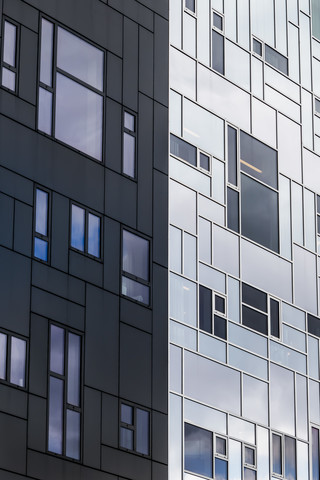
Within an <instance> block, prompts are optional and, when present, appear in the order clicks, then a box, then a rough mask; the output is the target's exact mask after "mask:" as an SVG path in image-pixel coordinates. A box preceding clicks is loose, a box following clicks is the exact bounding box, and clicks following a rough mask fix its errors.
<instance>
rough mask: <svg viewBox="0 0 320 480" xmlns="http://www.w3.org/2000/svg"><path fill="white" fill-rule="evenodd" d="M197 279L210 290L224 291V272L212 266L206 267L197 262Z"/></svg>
mask: <svg viewBox="0 0 320 480" xmlns="http://www.w3.org/2000/svg"><path fill="white" fill-rule="evenodd" d="M199 281H200V283H202V284H204V285H206V286H207V287H209V288H212V290H217V291H218V292H221V293H226V292H225V290H226V286H225V283H226V276H225V274H224V273H221V272H219V271H218V270H215V269H214V268H211V267H208V266H207V265H204V264H203V263H200V264H199Z"/></svg>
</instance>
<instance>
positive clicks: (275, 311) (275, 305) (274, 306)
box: [270, 299, 280, 338]
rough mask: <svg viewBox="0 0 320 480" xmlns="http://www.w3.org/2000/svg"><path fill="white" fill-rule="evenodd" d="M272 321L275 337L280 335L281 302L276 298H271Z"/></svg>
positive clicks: (272, 332) (272, 331) (272, 330)
mask: <svg viewBox="0 0 320 480" xmlns="http://www.w3.org/2000/svg"><path fill="white" fill-rule="evenodd" d="M270 323H271V335H273V336H274V337H278V338H279V337H280V330H279V302H277V301H276V300H273V299H271V300H270Z"/></svg>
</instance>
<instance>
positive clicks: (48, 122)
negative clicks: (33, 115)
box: [38, 87, 52, 135]
mask: <svg viewBox="0 0 320 480" xmlns="http://www.w3.org/2000/svg"><path fill="white" fill-rule="evenodd" d="M38 101H39V105H38V129H39V130H41V132H44V133H46V134H47V135H51V132H52V92H49V91H48V90H45V89H44V88H42V87H40V88H39V99H38Z"/></svg>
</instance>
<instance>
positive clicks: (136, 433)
mask: <svg viewBox="0 0 320 480" xmlns="http://www.w3.org/2000/svg"><path fill="white" fill-rule="evenodd" d="M119 438H120V447H121V448H125V449H126V450H133V451H135V452H137V453H140V454H141V455H150V413H149V412H148V411H147V410H144V409H142V408H138V407H134V406H132V405H126V404H124V403H122V404H121V405H120V437H119Z"/></svg>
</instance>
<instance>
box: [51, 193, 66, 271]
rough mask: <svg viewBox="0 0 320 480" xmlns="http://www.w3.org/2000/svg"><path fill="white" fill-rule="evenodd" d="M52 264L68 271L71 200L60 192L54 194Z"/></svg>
mask: <svg viewBox="0 0 320 480" xmlns="http://www.w3.org/2000/svg"><path fill="white" fill-rule="evenodd" d="M51 212H52V219H51V227H52V228H51V231H52V235H51V239H52V241H51V265H52V266H53V267H56V268H59V270H63V271H65V272H67V271H68V251H69V248H68V246H69V200H68V199H67V198H66V197H63V196H62V195H59V194H58V193H53V195H52V209H51Z"/></svg>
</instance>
